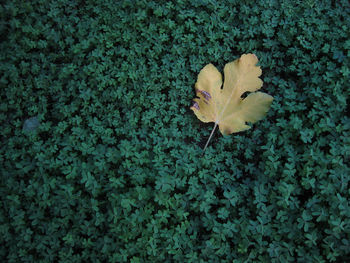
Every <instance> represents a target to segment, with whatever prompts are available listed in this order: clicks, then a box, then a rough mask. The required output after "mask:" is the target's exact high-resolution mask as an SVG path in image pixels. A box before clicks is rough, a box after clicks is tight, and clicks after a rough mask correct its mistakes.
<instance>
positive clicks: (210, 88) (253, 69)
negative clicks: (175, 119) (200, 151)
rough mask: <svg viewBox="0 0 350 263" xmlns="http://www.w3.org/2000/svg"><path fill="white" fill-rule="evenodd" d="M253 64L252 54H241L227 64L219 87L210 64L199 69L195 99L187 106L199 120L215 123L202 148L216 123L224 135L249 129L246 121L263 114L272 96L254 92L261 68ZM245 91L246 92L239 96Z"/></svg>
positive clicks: (254, 61)
mask: <svg viewBox="0 0 350 263" xmlns="http://www.w3.org/2000/svg"><path fill="white" fill-rule="evenodd" d="M257 63H258V58H257V57H256V56H255V55H254V54H244V55H242V56H241V57H240V58H239V59H236V60H235V61H233V62H230V63H227V64H226V65H225V68H224V74H225V82H224V85H223V87H222V76H221V73H220V72H219V71H218V70H217V69H216V67H215V66H214V65H212V64H208V65H206V66H205V67H204V68H203V69H202V70H201V71H200V73H199V75H198V80H197V82H196V85H195V89H196V94H197V97H198V98H195V99H194V104H193V106H192V107H191V109H192V110H193V112H194V113H195V114H196V116H197V118H198V119H199V120H201V121H202V122H214V123H215V126H214V129H213V131H212V133H211V134H210V137H209V139H208V141H207V143H206V145H205V147H204V150H205V149H206V147H207V146H208V143H209V141H210V139H211V137H212V135H213V133H214V130H215V128H216V126H219V129H220V132H221V133H222V134H223V135H227V134H231V133H235V132H240V131H244V130H247V129H249V128H250V126H249V125H248V124H247V123H255V122H257V121H258V120H261V119H262V118H264V116H265V115H266V113H267V111H268V110H269V108H270V105H271V103H272V100H273V97H272V96H270V95H268V94H266V93H264V92H257V90H259V89H260V88H261V87H262V85H263V82H262V80H261V79H260V78H259V76H260V75H261V72H262V71H261V69H260V67H258V66H256V64H257ZM245 92H250V93H249V94H248V96H247V97H246V98H242V97H241V96H242V95H243V93H245Z"/></svg>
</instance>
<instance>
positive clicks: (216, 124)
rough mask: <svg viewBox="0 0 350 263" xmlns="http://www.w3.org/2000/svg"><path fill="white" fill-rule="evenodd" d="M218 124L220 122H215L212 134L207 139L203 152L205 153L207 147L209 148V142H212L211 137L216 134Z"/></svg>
mask: <svg viewBox="0 0 350 263" xmlns="http://www.w3.org/2000/svg"><path fill="white" fill-rule="evenodd" d="M216 126H218V123H217V122H215V126H214V128H213V130H212V131H211V134H210V136H209V138H208V140H207V143H206V144H205V146H204V149H203V153H204V151H205V149H207V146H208V144H209V142H210V139H211V137H213V134H214V131H215V129H216Z"/></svg>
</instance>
